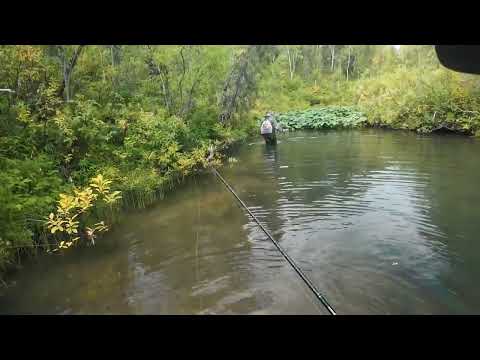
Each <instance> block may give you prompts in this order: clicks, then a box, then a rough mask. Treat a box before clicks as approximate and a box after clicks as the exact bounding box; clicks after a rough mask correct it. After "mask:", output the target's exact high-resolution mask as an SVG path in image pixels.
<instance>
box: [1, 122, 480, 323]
mask: <svg viewBox="0 0 480 360" xmlns="http://www.w3.org/2000/svg"><path fill="white" fill-rule="evenodd" d="M234 156H235V157H236V158H237V159H238V162H237V163H235V164H233V165H230V166H226V167H225V168H222V169H221V173H222V174H223V176H224V177H225V178H226V179H227V181H229V182H230V184H231V185H232V186H233V187H234V188H235V189H236V191H237V193H238V194H239V195H240V197H242V198H243V200H244V201H245V202H246V203H247V204H248V205H249V207H250V208H251V210H252V211H253V212H254V213H255V214H256V215H257V216H258V218H259V219H260V220H261V221H262V222H263V223H264V224H265V226H266V227H267V228H268V229H269V230H270V232H271V233H272V234H273V235H274V237H275V238H276V239H277V240H278V241H279V242H280V243H281V245H282V246H283V247H284V248H285V249H286V250H287V252H288V253H289V254H290V256H291V257H292V258H294V259H295V260H296V261H297V263H298V265H299V266H300V267H301V268H302V269H303V270H304V271H305V273H306V274H307V275H308V276H309V277H310V278H311V279H312V281H313V282H314V283H315V285H316V286H317V288H318V289H319V290H320V291H321V292H322V293H323V294H324V295H325V296H326V297H327V299H328V300H329V302H330V303H331V304H332V305H333V307H334V308H335V309H336V310H337V312H338V313H339V314H478V313H480V287H479V286H477V282H476V279H478V278H479V277H480V239H479V238H478V234H479V233H480V221H479V220H478V218H479V211H478V205H479V204H480V192H479V191H478V190H479V186H480V185H479V184H480V166H479V160H480V143H479V142H478V141H475V140H473V139H469V138H464V137H456V136H419V135H416V134H414V133H409V132H401V131H382V130H361V131H337V132H297V133H291V134H286V135H282V136H281V138H280V141H279V144H278V146H277V147H275V148H267V147H266V146H265V145H264V144H263V143H262V141H261V140H260V139H259V140H257V142H253V143H250V144H246V145H244V146H242V147H241V148H240V149H239V150H238V151H237V152H236V153H235V154H234ZM10 282H11V284H12V285H11V287H9V288H8V289H7V290H3V291H2V294H0V313H3V314H25V313H29V314H319V315H321V314H326V311H325V310H324V309H323V308H322V307H321V305H319V304H318V303H317V301H316V299H315V298H314V297H313V296H312V295H311V294H310V292H309V290H308V289H307V288H306V287H305V286H304V285H303V284H302V282H301V281H300V279H299V278H298V276H297V275H296V273H294V271H293V270H292V269H291V268H290V266H289V265H288V263H287V262H286V261H285V260H284V259H283V258H282V256H281V255H280V254H279V253H278V251H277V250H276V249H275V247H274V246H273V244H271V243H270V242H269V240H267V239H266V237H265V236H264V234H263V233H262V232H261V230H259V228H258V227H257V226H256V225H255V223H253V221H252V220H251V219H250V218H249V217H248V216H247V215H246V214H245V212H244V211H243V210H242V209H241V208H239V206H238V204H237V203H236V202H235V199H234V198H233V196H232V195H231V194H230V193H229V192H227V191H226V189H225V188H224V187H223V185H222V184H221V183H219V181H218V180H217V179H215V178H214V177H213V176H212V175H209V174H206V175H205V176H202V177H197V178H194V179H189V180H188V181H187V182H186V183H185V184H183V185H182V186H180V187H179V189H178V190H177V191H175V192H173V193H171V194H169V195H168V197H167V198H166V199H165V200H163V201H160V202H158V204H156V205H155V206H153V207H151V208H149V209H147V210H143V211H138V212H135V213H132V214H129V215H128V216H126V217H125V219H124V221H122V223H121V224H119V225H118V226H116V227H115V228H114V230H112V231H111V232H110V233H109V234H108V235H107V236H106V237H105V238H103V239H102V240H101V241H99V242H98V245H97V246H96V247H93V248H86V249H75V250H74V251H68V252H67V253H66V254H64V255H60V256H41V257H39V258H37V259H34V260H31V261H28V262H27V263H26V264H25V267H24V269H22V270H21V271H19V272H17V273H16V274H15V275H14V276H13V277H12V278H11V279H10Z"/></svg>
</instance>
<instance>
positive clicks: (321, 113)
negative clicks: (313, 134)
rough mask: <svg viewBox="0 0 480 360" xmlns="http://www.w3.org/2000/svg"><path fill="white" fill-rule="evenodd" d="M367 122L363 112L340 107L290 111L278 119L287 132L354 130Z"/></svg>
mask: <svg viewBox="0 0 480 360" xmlns="http://www.w3.org/2000/svg"><path fill="white" fill-rule="evenodd" d="M366 120H367V119H366V117H365V116H364V115H363V114H362V113H361V112H359V111H357V110H355V109H353V108H349V107H340V106H330V107H323V108H311V109H308V110H304V111H290V112H287V113H283V114H280V115H279V116H278V117H277V121H278V123H279V124H280V125H281V127H282V128H284V129H287V130H298V129H312V130H318V129H337V128H353V127H358V126H361V125H363V124H364V123H365V121H366Z"/></svg>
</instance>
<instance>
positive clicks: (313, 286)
mask: <svg viewBox="0 0 480 360" xmlns="http://www.w3.org/2000/svg"><path fill="white" fill-rule="evenodd" d="M212 171H213V173H214V174H215V175H216V176H217V177H218V178H219V179H220V180H221V181H222V183H223V184H224V185H225V186H226V188H227V189H228V190H229V191H230V192H231V193H232V194H233V196H235V198H236V199H237V200H238V202H239V203H240V204H241V205H242V206H243V207H244V208H245V210H247V212H248V214H249V215H250V216H251V217H252V219H253V220H254V221H255V222H256V223H257V224H258V226H260V228H261V229H262V230H263V232H264V233H265V235H267V237H268V238H269V239H270V240H271V241H272V242H273V244H274V245H275V246H276V247H277V249H278V251H280V253H281V254H282V255H283V257H284V258H285V259H286V260H287V261H288V263H289V264H290V265H291V266H292V267H293V269H294V270H295V271H296V273H297V274H298V275H299V276H300V278H301V279H302V280H303V281H304V282H305V284H306V285H307V286H308V288H309V289H310V290H312V292H313V293H314V294H315V296H316V298H317V299H318V300H319V301H320V302H321V303H322V304H323V305H324V306H325V307H326V308H327V310H328V312H329V313H330V314H331V315H337V314H336V312H335V310H333V308H332V306H331V305H330V304H329V303H328V301H327V299H326V298H325V297H324V296H323V295H322V294H321V293H320V292H319V291H318V290H317V288H316V287H315V285H313V283H312V282H311V281H310V279H309V278H308V277H307V275H305V274H304V273H303V271H302V270H301V269H300V268H299V267H298V266H297V264H296V263H295V262H294V261H293V259H292V258H290V256H288V254H287V253H286V252H285V250H283V248H282V247H281V246H280V244H279V243H278V242H277V241H275V239H274V238H273V236H272V235H270V233H269V232H268V230H267V229H265V227H264V226H263V225H262V224H261V223H260V221H259V220H258V219H257V217H256V216H255V215H254V214H253V213H252V212H251V211H250V209H249V208H248V206H247V205H246V204H245V203H244V202H243V201H242V199H240V197H239V196H238V195H237V193H236V192H235V190H233V189H232V187H231V186H230V185H229V184H228V183H227V181H226V180H225V179H224V178H223V177H222V175H220V173H219V172H218V171H217V169H215V168H212Z"/></svg>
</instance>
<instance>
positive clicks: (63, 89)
mask: <svg viewBox="0 0 480 360" xmlns="http://www.w3.org/2000/svg"><path fill="white" fill-rule="evenodd" d="M84 47H85V45H79V46H78V47H77V48H76V49H75V52H74V53H73V55H72V57H71V58H70V60H69V61H67V54H66V50H65V48H64V47H63V46H61V47H60V51H61V52H62V60H63V81H62V84H61V85H60V89H59V93H60V94H63V95H64V98H65V100H66V101H67V102H68V101H70V95H71V93H70V79H71V77H72V73H73V69H74V68H75V65H76V64H77V60H78V57H79V56H80V54H81V52H82V49H83V48H84Z"/></svg>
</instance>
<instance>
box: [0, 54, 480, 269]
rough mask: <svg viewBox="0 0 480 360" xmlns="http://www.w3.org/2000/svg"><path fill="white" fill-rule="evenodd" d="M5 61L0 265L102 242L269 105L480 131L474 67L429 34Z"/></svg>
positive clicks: (252, 125) (418, 127)
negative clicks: (441, 50) (441, 48)
mask: <svg viewBox="0 0 480 360" xmlns="http://www.w3.org/2000/svg"><path fill="white" fill-rule="evenodd" d="M0 64H1V65H2V66H1V67H0V183H1V187H0V203H1V206H0V271H4V270H6V269H7V268H9V267H10V266H11V265H15V264H17V263H18V261H19V260H20V259H21V257H22V256H25V255H28V254H33V253H35V252H36V251H38V249H45V250H48V251H58V250H59V249H61V248H65V247H69V246H73V245H74V244H75V243H77V242H78V243H86V244H90V243H92V244H94V242H95V239H96V237H97V235H98V234H99V233H101V232H102V231H106V230H107V229H108V224H109V223H111V222H112V221H113V219H114V214H115V212H116V211H118V209H120V208H132V207H142V206H146V205H148V204H149V203H151V202H153V201H155V200H156V199H158V198H159V197H161V196H162V194H163V193H164V192H165V191H167V190H168V189H171V188H172V187H173V186H174V185H175V183H177V182H178V181H181V179H182V178H183V177H185V176H188V175H189V174H192V173H194V172H196V171H199V170H201V169H202V168H204V167H205V165H206V160H205V157H206V155H207V153H208V149H209V148H210V147H211V146H214V147H216V148H217V149H222V148H224V147H227V146H229V145H230V144H233V143H235V142H238V141H241V140H243V139H246V138H247V137H248V136H251V135H254V134H256V132H257V131H258V124H259V120H260V119H261V117H262V116H263V115H264V114H265V112H267V111H273V112H276V113H280V114H282V113H290V114H292V113H293V111H300V112H305V111H311V112H312V113H313V114H327V115H328V116H330V117H337V118H340V119H341V118H342V117H348V116H350V115H351V114H358V116H357V115H355V116H356V117H355V119H362V121H361V122H362V124H363V125H367V126H381V127H389V128H394V129H408V130H414V131H418V132H421V133H429V132H431V131H434V130H436V129H439V128H441V127H442V128H447V129H450V130H452V131H455V132H459V133H464V134H466V135H480V97H479V93H480V82H479V81H478V77H475V76H470V75H464V74H458V73H454V72H452V71H450V70H447V69H445V68H443V67H442V66H441V65H440V64H439V62H438V60H437V58H436V55H435V51H434V48H433V46H425V45H422V46H401V47H400V49H395V48H394V47H392V46H391V45H382V46H378V45H376V46H374V45H309V46H260V45H255V46H186V45H184V46H120V45H109V46H87V45H79V46H0ZM345 109H348V113H345V111H346V110H345ZM293 114H294V113H293ZM342 114H343V115H342ZM345 114H346V115H345ZM322 116H323V115H322ZM289 121H291V120H289ZM350 123H351V124H353V123H355V125H358V124H359V122H356V120H355V121H351V122H350ZM291 127H293V128H295V126H291ZM215 161H217V162H219V161H220V159H215Z"/></svg>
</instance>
